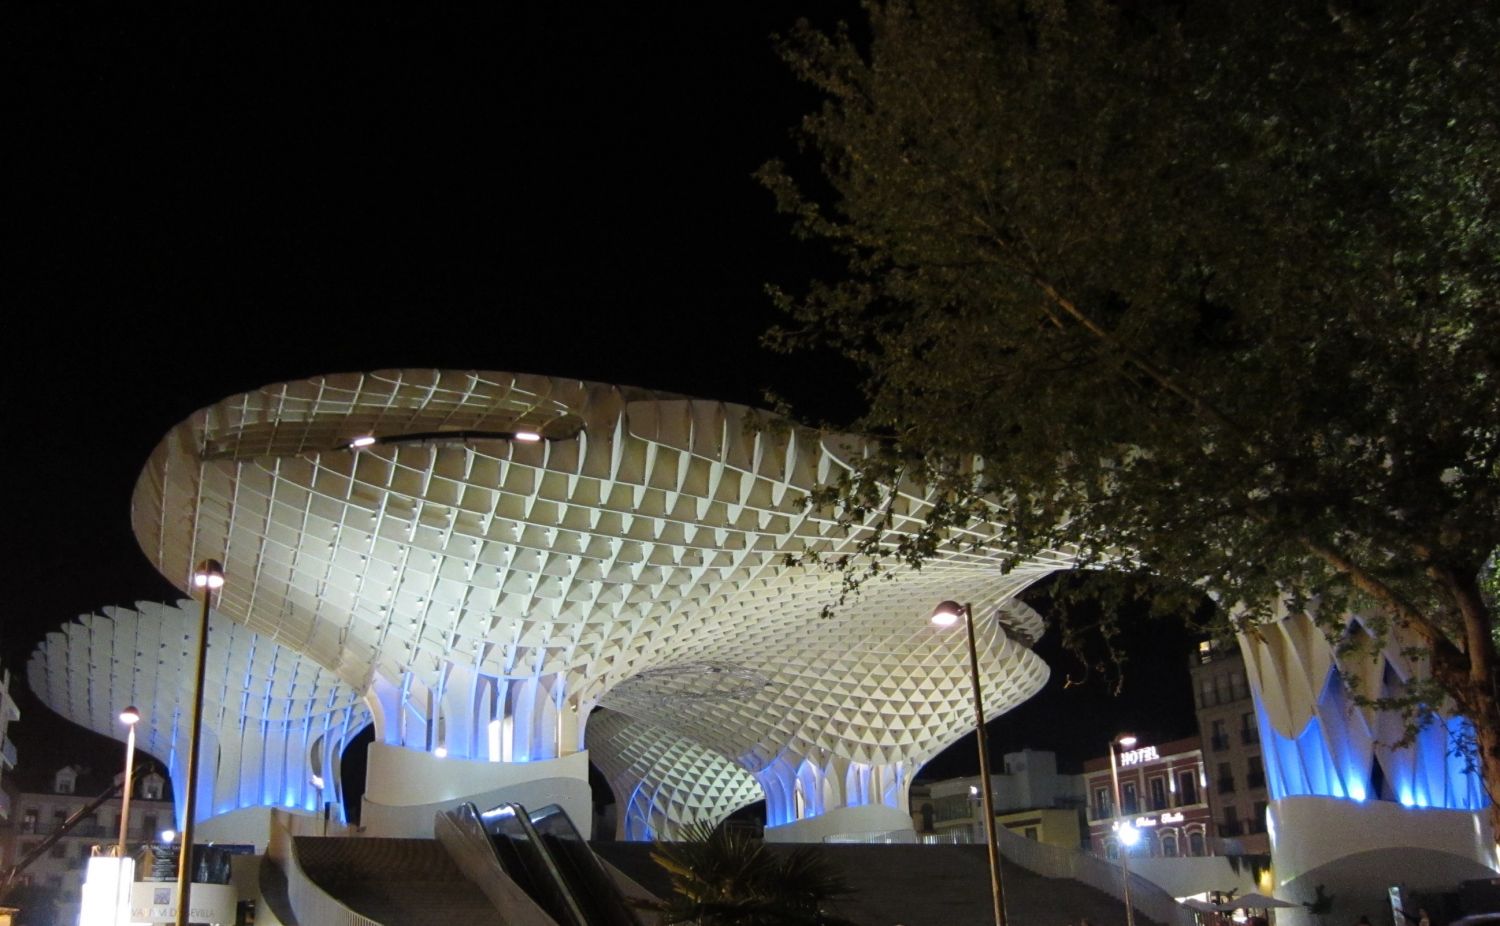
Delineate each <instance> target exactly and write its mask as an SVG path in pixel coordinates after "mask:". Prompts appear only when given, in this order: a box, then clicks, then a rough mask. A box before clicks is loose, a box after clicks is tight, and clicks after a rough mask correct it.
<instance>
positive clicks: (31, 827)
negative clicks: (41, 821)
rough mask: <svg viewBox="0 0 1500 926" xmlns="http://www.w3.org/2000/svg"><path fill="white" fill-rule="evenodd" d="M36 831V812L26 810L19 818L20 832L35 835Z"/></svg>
mask: <svg viewBox="0 0 1500 926" xmlns="http://www.w3.org/2000/svg"><path fill="white" fill-rule="evenodd" d="M36 831H37V821H36V811H35V810H28V811H26V815H25V816H23V817H22V818H21V832H23V833H35V832H36Z"/></svg>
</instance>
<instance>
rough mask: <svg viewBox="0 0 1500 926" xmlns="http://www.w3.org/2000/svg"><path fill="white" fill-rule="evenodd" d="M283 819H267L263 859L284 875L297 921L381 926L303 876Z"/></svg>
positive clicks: (336, 925)
mask: <svg viewBox="0 0 1500 926" xmlns="http://www.w3.org/2000/svg"><path fill="white" fill-rule="evenodd" d="M283 817H284V815H282V814H279V813H278V814H274V815H273V816H272V818H271V840H270V843H269V844H268V845H267V846H266V857H267V858H269V859H271V860H272V861H274V862H275V863H276V864H278V865H280V866H281V870H282V872H284V873H285V874H286V895H287V902H288V903H290V904H291V906H292V912H293V913H294V914H295V915H296V917H297V921H298V922H300V923H316V924H318V926H384V924H383V923H380V922H378V921H376V920H372V919H370V918H369V917H368V916H361V915H360V914H358V913H355V912H354V911H353V910H350V909H349V908H348V907H346V906H344V905H343V904H342V903H340V902H339V901H338V900H336V899H334V898H333V897H330V896H329V895H328V893H327V892H325V891H324V890H323V889H322V888H321V887H318V885H317V884H316V883H314V882H313V880H312V879H311V878H309V877H308V876H307V873H306V872H304V871H303V870H302V866H301V865H300V864H299V863H298V862H297V850H296V846H295V843H293V841H292V831H291V829H290V828H289V827H288V826H287V824H286V820H285V819H284V818H283Z"/></svg>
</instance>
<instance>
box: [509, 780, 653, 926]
mask: <svg viewBox="0 0 1500 926" xmlns="http://www.w3.org/2000/svg"><path fill="white" fill-rule="evenodd" d="M551 821H555V822H551ZM530 822H531V824H532V829H533V830H535V829H536V828H537V825H538V824H539V823H540V824H542V825H543V826H544V827H546V828H551V829H559V830H561V832H555V833H551V834H549V835H551V836H553V837H554V838H557V839H559V840H561V841H562V842H563V843H567V844H571V846H572V847H573V850H575V851H569V852H568V858H566V859H556V860H555V861H556V862H557V864H558V867H559V869H562V870H564V871H565V872H572V871H576V872H577V874H578V877H580V878H582V879H583V883H580V884H574V885H572V887H573V894H574V895H575V896H577V895H580V894H581V895H583V896H584V897H586V898H587V899H588V900H589V901H590V903H589V904H588V906H589V909H590V911H591V912H593V913H595V914H596V915H597V918H599V919H600V920H603V921H604V922H601V923H598V924H595V926H640V920H639V919H637V918H636V916H635V913H634V911H632V910H631V909H630V906H629V903H628V902H627V901H626V899H625V893H624V892H623V891H621V890H620V885H619V884H618V883H617V882H616V881H615V879H614V876H613V875H611V874H610V873H609V871H608V870H607V869H606V868H605V867H604V864H603V862H601V861H600V860H599V856H598V855H597V854H595V852H594V850H593V849H592V848H591V847H590V846H589V844H588V842H587V840H585V839H584V838H583V834H581V833H579V832H578V827H576V826H574V825H573V819H572V818H571V817H569V816H568V814H567V811H565V810H563V809H562V808H561V807H559V806H558V805H556V804H548V805H547V806H545V807H542V808H539V809H537V810H534V811H532V812H531V814H530ZM542 844H543V845H544V846H546V847H547V848H548V851H549V852H550V851H551V850H552V847H551V846H550V845H549V844H548V843H547V837H546V836H542ZM580 866H581V867H582V868H583V869H585V870H580ZM591 919H592V918H591Z"/></svg>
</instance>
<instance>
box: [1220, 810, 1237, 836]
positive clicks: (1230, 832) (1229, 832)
mask: <svg viewBox="0 0 1500 926" xmlns="http://www.w3.org/2000/svg"><path fill="white" fill-rule="evenodd" d="M1241 832H1242V829H1241V827H1240V818H1239V816H1238V814H1237V812H1236V811H1235V809H1234V805H1233V804H1230V805H1228V806H1227V807H1225V808H1224V822H1222V823H1220V824H1219V835H1220V836H1239V835H1240V834H1241Z"/></svg>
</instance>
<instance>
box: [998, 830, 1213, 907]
mask: <svg viewBox="0 0 1500 926" xmlns="http://www.w3.org/2000/svg"><path fill="white" fill-rule="evenodd" d="M995 835H996V837H997V840H998V842H999V844H1000V854H1001V855H1003V856H1005V858H1006V859H1008V860H1009V861H1012V862H1014V863H1015V864H1017V865H1020V866H1021V867H1022V868H1025V869H1027V870H1028V871H1033V872H1036V873H1037V874H1039V875H1044V876H1046V877H1049V878H1069V879H1072V880H1074V881H1077V882H1079V883H1081V884H1087V885H1088V886H1089V887H1092V888H1094V889H1095V890H1098V891H1102V892H1104V893H1106V894H1108V895H1110V896H1111V897H1114V898H1117V899H1119V900H1120V901H1121V902H1123V901H1124V898H1125V888H1124V884H1125V881H1124V877H1123V871H1122V870H1121V869H1120V867H1119V866H1118V865H1115V864H1113V863H1111V862H1106V861H1105V860H1104V859H1101V858H1099V857H1098V856H1096V855H1090V854H1089V853H1087V852H1078V851H1076V850H1073V849H1065V848H1063V847H1061V846H1051V845H1047V844H1046V843H1043V842H1037V841H1035V840H1032V839H1027V838H1026V837H1024V836H1018V835H1016V834H1015V833H1012V832H1011V831H1010V830H1008V829H1006V828H1005V827H1003V826H1002V827H998V828H997V832H996V834H995ZM1130 896H1131V901H1132V902H1133V904H1134V905H1135V909H1137V910H1139V911H1140V912H1141V913H1143V914H1144V915H1146V916H1147V917H1149V918H1151V919H1153V920H1155V921H1157V922H1158V923H1162V924H1164V926H1193V924H1194V923H1195V917H1194V915H1193V911H1191V910H1189V909H1188V908H1187V907H1184V906H1183V905H1182V904H1179V903H1178V902H1177V901H1176V900H1174V899H1173V898H1172V895H1171V894H1168V893H1167V892H1166V891H1164V890H1162V889H1161V888H1160V887H1158V886H1157V885H1156V884H1154V883H1153V882H1151V881H1147V880H1146V879H1145V878H1142V877H1141V876H1139V875H1136V874H1132V875H1131V876H1130Z"/></svg>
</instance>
